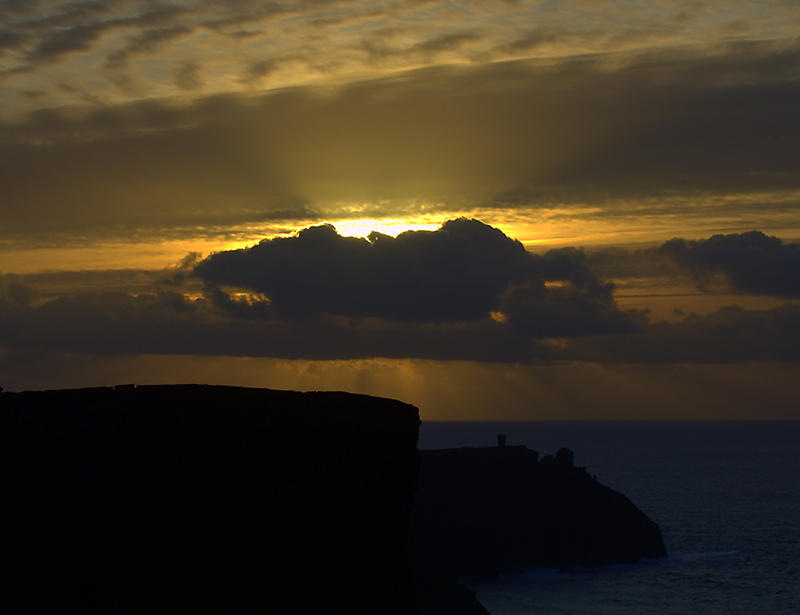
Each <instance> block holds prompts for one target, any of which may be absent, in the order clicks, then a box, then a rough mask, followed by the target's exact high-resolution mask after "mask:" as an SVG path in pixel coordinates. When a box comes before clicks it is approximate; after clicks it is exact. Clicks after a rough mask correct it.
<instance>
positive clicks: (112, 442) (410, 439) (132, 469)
mask: <svg viewBox="0 0 800 615" xmlns="http://www.w3.org/2000/svg"><path fill="white" fill-rule="evenodd" d="M0 421H2V424H1V425H0V427H1V428H2V438H3V442H2V449H3V450H2V453H0V454H2V469H0V473H2V474H0V480H2V498H3V500H2V520H0V521H1V522H2V530H1V531H2V539H3V543H4V546H3V549H4V555H3V560H4V563H3V566H4V568H5V569H4V570H3V578H4V587H3V589H2V590H0V591H3V592H4V595H3V600H2V602H3V604H6V605H9V606H10V608H11V610H9V611H8V612H25V611H26V610H28V609H30V610H31V611H33V610H34V607H36V610H39V611H41V609H42V607H45V608H46V607H51V609H52V607H55V608H54V609H52V610H53V612H57V611H63V610H65V607H69V606H70V605H73V606H75V605H80V607H81V609H82V610H84V611H87V612H93V611H96V612H114V613H125V612H130V613H140V612H144V611H145V610H147V611H151V610H152V609H153V608H155V609H156V610H157V611H159V612H166V611H172V612H198V611H204V612H205V611H214V612H253V611H256V610H258V611H261V612H264V611H268V612H281V613H292V612H296V613H300V612H303V613H308V612H329V611H331V610H332V609H333V610H337V611H340V610H341V611H345V612H346V611H347V610H351V611H353V612H356V611H359V612H363V611H365V610H367V611H368V610H372V611H373V612H381V613H414V612H416V609H415V607H414V605H413V596H412V587H411V585H412V583H411V578H410V571H409V568H408V563H407V557H406V541H407V535H408V519H409V515H410V512H411V507H412V502H413V497H414V492H415V488H416V480H417V471H418V462H419V458H418V452H417V449H416V442H417V433H418V426H419V416H418V412H417V409H416V408H415V407H413V406H410V405H407V404H403V403H401V402H397V401H392V400H386V399H378V398H372V397H367V396H360V395H351V394H346V393H295V392H286V391H270V390H263V389H244V388H233V387H212V386H195V385H186V386H140V387H136V388H134V387H133V386H129V387H116V388H115V389H112V388H102V389H84V390H70V391H45V392H26V393H8V392H4V393H1V394H0Z"/></svg>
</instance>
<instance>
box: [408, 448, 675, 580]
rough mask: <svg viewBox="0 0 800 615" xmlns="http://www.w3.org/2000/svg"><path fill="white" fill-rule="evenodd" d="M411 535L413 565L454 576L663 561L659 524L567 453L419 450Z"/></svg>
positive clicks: (665, 553)
mask: <svg viewBox="0 0 800 615" xmlns="http://www.w3.org/2000/svg"><path fill="white" fill-rule="evenodd" d="M412 533H413V536H414V540H413V543H414V544H415V545H416V548H417V551H418V552H422V555H421V556H419V557H426V556H428V557H433V558H435V559H436V560H438V562H439V565H440V567H441V570H442V571H443V572H444V573H446V574H451V575H454V576H494V575H497V574H500V573H515V572H521V571H522V570H524V569H525V568H534V567H538V566H547V567H566V566H581V567H584V566H599V565H605V564H614V563H627V562H631V563H632V562H636V561H638V560H639V559H640V558H656V557H666V556H667V550H666V548H665V546H664V542H663V540H662V537H661V531H660V530H659V528H658V525H656V524H655V523H654V522H652V521H651V520H650V519H648V518H647V516H646V515H645V514H644V513H642V512H641V511H640V510H639V509H638V508H636V506H634V504H633V503H631V501H630V500H628V498H626V497H625V496H624V495H622V494H620V493H617V492H616V491H614V490H612V489H610V488H609V487H606V486H604V485H601V484H600V483H598V482H597V481H596V480H594V479H593V478H592V477H591V476H590V475H589V473H588V472H587V471H586V469H585V468H576V467H574V465H573V454H572V452H571V451H570V450H569V449H566V448H564V449H561V450H559V451H558V453H557V454H556V455H555V456H553V455H547V456H545V457H543V458H542V459H539V455H538V453H537V452H536V451H533V450H529V449H528V448H526V447H524V446H503V447H500V446H498V447H491V448H462V449H446V450H425V451H421V462H420V478H419V486H418V491H417V499H416V503H415V508H414V514H413V516H412Z"/></svg>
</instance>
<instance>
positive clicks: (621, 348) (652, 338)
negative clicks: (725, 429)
mask: <svg viewBox="0 0 800 615" xmlns="http://www.w3.org/2000/svg"><path fill="white" fill-rule="evenodd" d="M553 358H554V359H556V358H559V359H561V360H565V359H569V360H575V361H589V362H598V363H627V364H631V363H633V364H669V363H673V364H674V363H741V362H748V361H784V362H798V361H800V305H797V304H786V305H783V306H780V307H777V308H772V309H769V310H746V309H744V308H741V307H739V306H736V305H731V306H728V307H724V308H721V309H720V310H717V311H716V312H713V313H711V314H708V315H705V316H700V315H697V314H690V315H688V316H686V317H685V318H684V319H683V320H682V321H681V322H678V323H674V324H670V323H667V322H659V323H654V324H651V325H649V326H645V327H644V328H643V330H642V331H641V332H640V333H638V334H637V335H632V336H619V335H618V336H599V337H595V338H591V339H589V338H585V339H580V338H579V339H574V340H570V342H569V344H568V345H567V347H566V348H560V349H554V355H553Z"/></svg>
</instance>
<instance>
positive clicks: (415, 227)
mask: <svg viewBox="0 0 800 615" xmlns="http://www.w3.org/2000/svg"><path fill="white" fill-rule="evenodd" d="M334 226H335V227H336V231H337V232H338V233H339V234H340V235H344V236H346V237H366V236H368V235H369V234H370V233H372V232H373V231H376V232H378V233H382V234H383V235H391V236H392V237H397V236H398V235H399V234H400V233H404V232H405V231H435V230H436V229H438V228H439V227H440V226H441V221H439V222H434V223H431V222H429V221H425V222H423V221H421V220H408V219H406V220H400V219H394V220H339V221H337V222H335V223H334Z"/></svg>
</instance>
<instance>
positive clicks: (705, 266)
mask: <svg viewBox="0 0 800 615" xmlns="http://www.w3.org/2000/svg"><path fill="white" fill-rule="evenodd" d="M659 251H660V252H662V253H663V254H667V255H669V256H670V257H672V258H673V259H675V260H676V261H677V262H678V263H679V264H680V265H681V266H682V267H684V268H686V269H688V270H689V271H690V272H691V274H692V275H693V276H694V277H695V278H697V279H699V280H701V281H702V280H703V279H705V278H707V277H708V276H709V274H715V273H722V274H724V275H725V277H726V278H727V280H728V281H729V283H730V285H731V287H732V288H733V290H735V291H737V292H742V293H751V294H758V295H776V296H778V297H793V298H799V297H800V244H796V243H783V241H781V240H780V239H779V238H777V237H769V236H767V235H765V234H764V233H761V232H760V231H750V232H748V233H739V234H732V235H714V236H713V237H711V238H709V239H700V240H691V241H687V240H685V239H673V240H671V241H668V242H666V243H665V244H663V245H662V246H661V247H660V248H659Z"/></svg>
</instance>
